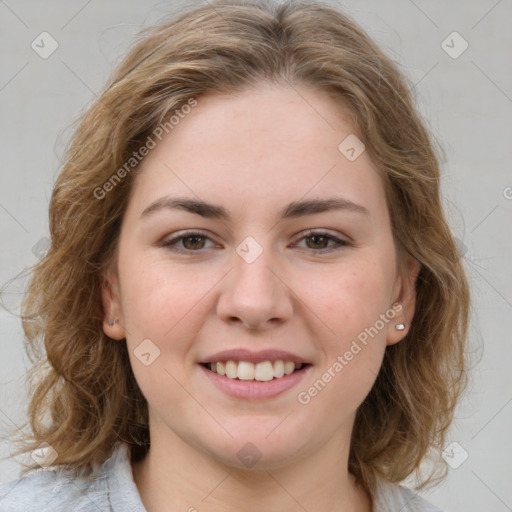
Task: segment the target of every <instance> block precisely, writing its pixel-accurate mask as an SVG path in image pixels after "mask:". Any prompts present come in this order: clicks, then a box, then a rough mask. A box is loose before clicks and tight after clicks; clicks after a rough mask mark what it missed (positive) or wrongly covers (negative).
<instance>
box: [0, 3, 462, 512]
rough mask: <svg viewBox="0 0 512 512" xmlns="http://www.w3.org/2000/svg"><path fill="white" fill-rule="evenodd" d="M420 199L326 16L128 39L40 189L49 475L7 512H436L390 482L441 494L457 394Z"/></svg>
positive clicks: (404, 139) (200, 14)
mask: <svg viewBox="0 0 512 512" xmlns="http://www.w3.org/2000/svg"><path fill="white" fill-rule="evenodd" d="M439 181H440V177H439V166H438V160H437V157H436V154H435V152H434V149H433V146H432V142H431V140H430V138H429V135H428V133H427V131H426V130H425V127H424V125H423V123H422V121H421V120H420V118H419V116H418V114H417V112H416V110H415V108H414V106H413V104H412V101H411V98H410V94H409V90H408V87H407V84H406V82H405V79H404V78H403V77H402V76H401V74H400V73H399V71H398V70H397V68H396V66H395V65H394V64H393V63H392V62H391V61H390V60H389V59H388V58H387V57H386V56H385V55H384V54H383V53H382V51H381V50H380V49H379V48H378V47H377V46H376V45H375V44H374V43H373V42H372V41H371V40H370V39H369V38H368V36H367V35H366V34H364V32H362V30H361V29H360V28H359V27H358V26H357V25H356V24H355V23H354V22H353V21H351V20H350V19H348V18H347V17H346V16H345V15H343V14H342V13H340V12H339V11H337V10H336V9H334V8H332V7H329V6H327V5H325V4H320V3H313V2H300V1H299V2H297V1H293V2H292V1H288V2H285V3H282V4H275V3H271V2H263V3H262V2H256V1H255V2H247V1H243V2H242V1H229V0H219V1H216V2H211V3H208V5H204V6H201V7H198V8H195V9H191V10H189V11H188V12H185V13H183V14H182V15H180V16H179V17H177V18H175V19H173V20H171V21H169V22H167V23H165V24H163V25H161V26H158V27H155V28H154V29H152V30H150V31H148V32H147V33H145V34H144V35H143V37H142V38H141V39H140V41H139V42H138V43H137V44H136V45H135V47H134V48H133V49H132V50H131V52H130V53H129V54H128V56H127V57H126V58H125V60H124V61H123V62H122V63H121V65H120V66H119V68H118V69H117V70H116V72H115V73H114V75H113V77H112V79H111V81H110V83H109V84H108V86H107V87H106V89H105V91H104V92H103V93H102V94H101V96H100V98H99V99H98V100H97V101H96V102H95V104H93V106H92V107H91V108H90V109H89V110H88V112H87V113H86V114H85V115H84V117H83V119H82V122H81V124H80V126H79V127H78V129H77V131H76V133H75V135H74V138H73V140H72V141H71V144H70V147H69V150H68V154H67V158H66V162H65V164H64V167H63V169H62V172H61V174H60V176H59V178H58V180H57V183H56V186H55V189H54V193H53V196H52V201H51V205H50V230H51V237H52V244H51V248H50V250H49V252H48V254H47V255H46V257H45V258H44V259H43V260H42V261H41V262H40V263H39V264H38V265H37V267H36V268H35V269H34V276H33V279H32V282H31V285H30V289H29V291H28V294H27V298H26V301H25V306H24V307H25V309H24V311H25V315H24V328H25V332H26V335H27V338H28V341H29V345H30V348H31V350H32V354H33V356H35V357H39V359H40V361H42V365H39V366H36V367H35V368H34V370H33V372H34V376H36V377H37V378H38V381H37V383H36V384H35V389H34V392H33V396H32V401H31V404H30V409H29V416H30V427H31V433H30V435H28V436H27V438H26V439H24V440H23V444H22V447H21V449H20V451H21V452H28V451H30V452H31V455H32V458H33V459H34V461H35V463H34V465H33V466H32V467H31V468H29V469H35V468H39V467H43V468H46V469H47V470H46V471H37V472H32V473H31V474H30V475H28V476H27V477H25V478H23V479H20V480H17V481H15V482H12V483H11V484H7V485H6V486H4V487H3V489H2V490H1V491H0V504H1V505H2V507H1V508H2V510H6V511H7V510H9V511H10V510H32V509H33V510H36V509H37V510H52V511H54V510H80V511H85V510H96V509H98V510H115V511H122V510H123V511H124V510H134V511H143V510H147V511H149V512H160V511H164V510H166V511H167V510H173V511H174V510H188V511H193V510H199V511H202V510H205V511H206V510H207V511H220V510H223V511H231V510H265V511H273V510H280V511H282V510H285V511H295V510H308V511H316V510H340V511H341V510H347V511H348V510H354V511H357V512H368V511H384V510H386V511H387V510H390V511H391V510H393V511H396V510H402V511H433V510H438V509H436V508H435V507H433V506H432V505H429V504H428V503H426V502H425V501H424V500H423V499H421V498H420V497H419V496H418V495H416V494H415V493H413V492H412V491H410V490H407V489H405V488H404V487H401V486H400V485H399V482H401V481H402V480H404V479H405V478H406V477H407V476H409V475H411V474H412V473H415V472H416V471H417V470H418V469H419V467H420V464H421V463H422V462H423V461H424V460H425V459H426V458H428V457H430V458H432V460H434V461H435V462H436V463H437V465H433V466H432V467H433V468H434V469H433V470H432V472H431V474H429V475H427V476H425V475H423V477H422V480H421V482H420V483H421V484H423V485H425V484H427V483H428V482H430V481H433V479H434V478H435V477H439V476H442V472H443V467H442V466H440V465H439V463H438V460H439V459H440V457H439V455H440V451H441V450H442V448H443V447H444V442H445V433H446V431H447V428H448V427H449V425H450V423H451V420H452V416H453V411H454V407H455V405H456V402H457V399H458V397H459V395H460V393H461V392H462V390H463V387H464V383H465V362H464V349H465V341H466V330H467V316H468V303H469V293H468V286H467V281H466V278H465V274H464V271H463V268H462V266H461V263H460V260H459V256H458V254H457V250H456V247H455V244H454V241H453V239H452V236H451V234H450V231H449V229H448V226H447V224H446V221H445V218H444V214H443V211H442V207H441V203H440V193H439ZM41 341H44V347H45V349H46V355H45V356H43V355H42V354H41V351H39V352H38V344H39V343H41ZM45 363H46V364H45ZM42 372H43V373H42ZM41 375H42V377H41ZM52 469H53V471H52ZM31 507H32V508H31Z"/></svg>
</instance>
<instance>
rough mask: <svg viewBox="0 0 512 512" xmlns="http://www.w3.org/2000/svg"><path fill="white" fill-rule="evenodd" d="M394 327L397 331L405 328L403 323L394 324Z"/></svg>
mask: <svg viewBox="0 0 512 512" xmlns="http://www.w3.org/2000/svg"><path fill="white" fill-rule="evenodd" d="M395 329H396V330H397V331H403V330H405V324H396V325H395Z"/></svg>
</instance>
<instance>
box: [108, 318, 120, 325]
mask: <svg viewBox="0 0 512 512" xmlns="http://www.w3.org/2000/svg"><path fill="white" fill-rule="evenodd" d="M117 322H119V320H118V319H117V318H116V319H115V320H113V319H112V318H110V319H109V321H108V325H114V324H117Z"/></svg>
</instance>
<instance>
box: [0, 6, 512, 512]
mask: <svg viewBox="0 0 512 512" xmlns="http://www.w3.org/2000/svg"><path fill="white" fill-rule="evenodd" d="M198 3H199V1H198ZM342 5H343V8H344V10H345V11H346V12H347V13H349V14H351V15H352V16H353V17H354V18H355V19H356V20H357V21H358V22H359V23H360V24H361V25H362V26H363V27H364V28H365V29H366V30H367V31H368V32H369V33H370V34H371V35H372V36H373V37H374V38H375V39H376V40H377V42H379V43H380V44H381V45H382V46H383V47H384V48H385V49H386V50H387V51H388V53H390V54H391V56H392V57H394V58H395V59H396V60H397V61H398V62H400V64H401V66H402V68H403V69H404V70H405V71H406V73H407V74H408V76H409V77H410V79H411V81H412V83H413V84H414V91H415V93H416V94H417V96H418V102H419V106H420V109H421V111H422V113H423V114H424V116H425V117H426V118H427V119H428V123H429V125H430V128H431V130H432V132H433V134H434V136H435V137H436V139H437V140H438V141H439V142H440V144H441V145H442V146H443V148H444V150H445V161H444V162H443V169H444V171H443V173H444V174H443V176H444V177H443V190H444V197H445V204H446V207H447V211H448V214H449V217H450V220H451V224H452V226H453V230H454V233H455V236H456V237H457V238H458V239H459V240H460V246H461V249H462V252H464V253H465V254H464V260H465V262H466V266H467V269H468V274H469V277H470V280H471V285H472V289H473V310H474V311H473V320H472V331H471V341H472V346H473V347H474V349H475V357H476V360H477V364H476V368H475V370H474V371H473V379H472V384H471V388H470V392H469V393H468V395H467V397H466V398H465V400H464V402H463V403H462V404H461V407H460V408H459V411H458V414H457V420H456V422H455V424H454V428H453V429H452V432H451V435H450V440H449V442H452V441H456V442H458V443H459V444H460V445H461V446H462V447H463V448H464V449H465V450H466V451H467V453H468V455H469V456H468V458H467V460H466V461H465V462H464V463H463V464H462V465H461V466H460V467H459V468H457V469H451V470H450V473H449V477H448V479H447V480H446V481H445V482H444V483H443V484H442V485H441V486H440V487H438V488H436V489H434V490H431V491H428V492H426V493H424V494H425V495H426V496H427V498H428V499H429V500H430V501H432V502H433V503H435V504H436V505H438V506H439V507H441V508H442V509H444V510H446V511H447V512H449V511H452V512H456V511H457V512H459V511H460V510H464V511H466V512H482V511H483V510H485V511H486V512H502V511H503V512H505V511H507V510H512V486H511V485H510V484H511V482H512V462H511V460H512V441H511V435H510V434H511V432H512V372H511V371H510V368H511V367H512V343H511V337H510V334H509V332H510V317H511V315H512V273H511V272H510V262H511V256H512V241H511V229H510V226H511V220H512V188H510V187H512V173H511V161H512V56H511V50H512V31H511V30H510V23H511V22H512V2H511V1H510V0H501V1H496V0H480V1H477V0H473V1H463V0H458V1H452V2H446V1H422V0H415V1H412V0H387V1H379V0H364V1H361V0H357V1H356V0H351V1H347V2H343V4H342ZM171 7H172V8H173V9H176V2H160V3H155V2H153V1H150V0H139V1H137V2H126V1H125V2H123V1H120V0H114V1H112V0H111V1H109V2H100V0H90V1H86V0H80V1H78V0H72V1H70V0H68V1H64V0H46V1H35V0H19V1H16V0H0V51H1V66H0V108H1V136H0V178H1V187H0V232H1V240H2V245H1V247H2V250H1V252H0V286H1V289H2V299H3V301H4V303H6V304H7V305H8V306H9V307H10V308H11V309H16V304H18V303H19V299H20V291H21V289H22V284H23V279H21V278H20V277H18V278H16V279H14V280H13V278H15V277H16V276H18V275H19V273H20V272H22V271H23V270H24V269H26V268H27V267H28V266H30V265H32V264H33V263H35V262H36V261H37V256H36V253H37V250H35V249H34V246H36V247H37V244H38V242H39V244H43V245H44V241H43V242H40V240H41V239H44V237H46V236H47V234H48V228H47V210H48V202H49V198H50V194H51V190H52V184H53V182H54V180H55V177H56V175H57V172H58V169H59V165H60V164H59V162H60V158H61V156H62V154H63V148H64V146H65V142H66V141H67V140H68V137H69V133H70V128H71V124H72V122H73V121H75V120H76V119H77V117H78V116H79V115H80V113H81V112H83V111H84V110H85V109H86V107H87V106H89V105H90V104H91V102H92V101H93V100H94V99H95V95H96V94H97V92H98V91H99V90H100V88H101V87H102V86H103V84H104V82H105V80H106V78H107V76H108V75H109V73H110V71H111V70H112V67H113V65H114V64H115V63H117V62H119V58H120V56H121V55H122V54H123V53H124V52H125V50H126V48H127V46H128V44H129V42H130V40H131V39H132V38H133V36H134V34H135V33H136V32H137V31H138V30H139V29H140V28H142V26H147V25H151V24H152V23H154V22H157V21H158V20H159V19H160V18H161V17H162V16H163V15H164V14H165V13H166V12H169V9H170V8H171ZM43 31H47V32H49V33H50V34H51V36H52V37H53V38H54V39H55V40H56V41H57V42H58V45H59V46H58V49H57V50H56V51H55V53H53V54H52V55H51V56H50V57H49V58H47V59H42V58H41V57H40V56H39V55H38V54H37V53H36V52H35V51H34V50H33V49H32V48H31V42H32V41H33V40H35V39H36V38H37V37H38V36H39V34H41V32H43ZM453 31H457V32H458V33H459V34H460V35H461V36H462V37H463V38H464V40H466V41H467V43H468V44H469V47H468V49H467V50H466V51H465V52H464V53H463V54H462V55H460V56H459V57H458V58H456V59H454V58H452V57H451V56H450V55H448V54H447V53H446V52H445V51H444V50H443V47H442V42H443V41H444V40H445V39H446V38H447V36H449V35H450V34H451V33H452V32H453ZM452 41H453V42H452ZM462 43H463V42H462V40H460V39H457V36H455V39H454V38H453V36H451V38H448V40H447V42H446V43H445V44H448V45H450V46H453V49H452V50H450V51H452V53H453V52H455V51H457V50H459V49H461V48H462V46H461V44H462ZM70 277H71V276H70ZM0 347H1V358H0V382H1V388H0V429H2V430H4V429H5V428H7V427H9V428H10V427H12V426H13V425H14V424H16V425H19V424H21V422H22V420H23V418H24V407H25V405H26V396H25V390H26V385H25V372H26V368H27V367H28V361H27V359H26V357H25V355H24V350H23V336H22V333H21V326H20V322H19V319H18V318H16V316H15V315H13V314H11V313H8V312H7V311H6V310H4V309H2V308H0ZM10 450H12V447H11V446H10V445H9V444H8V443H4V444H3V445H2V446H1V452H0V455H4V456H5V455H7V454H8V453H10ZM17 474H18V466H17V464H15V463H14V462H13V461H2V462H0V483H1V482H5V481H8V480H10V479H13V478H15V477H17Z"/></svg>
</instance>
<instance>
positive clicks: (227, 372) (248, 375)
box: [204, 359, 307, 382]
mask: <svg viewBox="0 0 512 512" xmlns="http://www.w3.org/2000/svg"><path fill="white" fill-rule="evenodd" d="M204 366H205V367H206V368H207V369H208V370H210V371H211V372H214V373H217V374H218V375H222V376H225V377H227V378H228V379H238V380H246V381H251V380H252V381H258V382H268V381H271V380H273V379H281V378H282V377H284V376H285V375H291V374H292V373H294V372H296V371H299V370H301V369H302V368H303V367H304V366H307V365H305V364H302V363H295V362H293V361H283V360H281V359H278V360H277V361H261V362H259V363H253V362H251V361H232V360H228V361H217V362H216V363H205V364H204Z"/></svg>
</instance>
